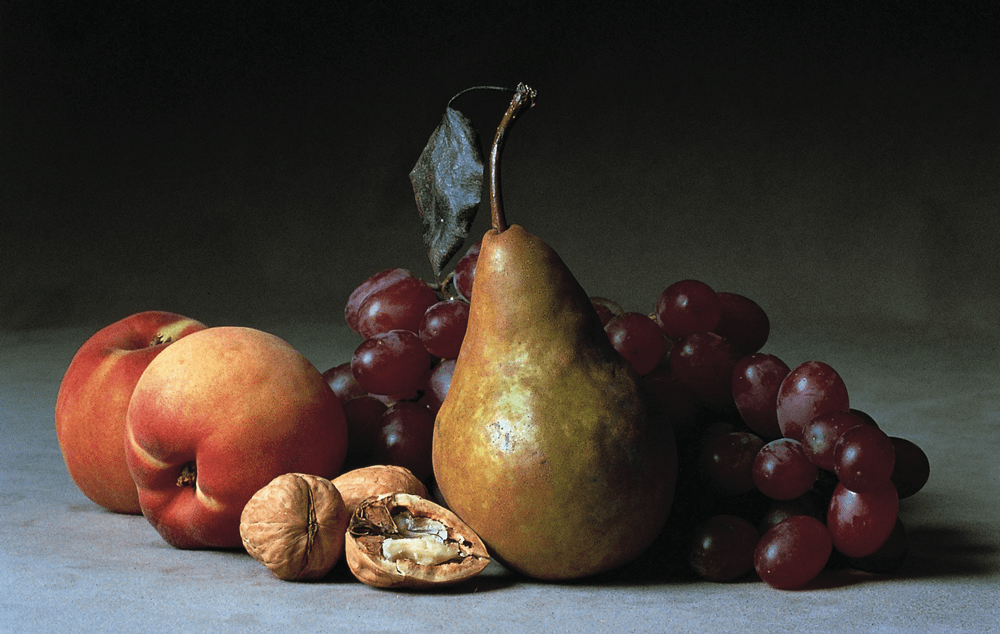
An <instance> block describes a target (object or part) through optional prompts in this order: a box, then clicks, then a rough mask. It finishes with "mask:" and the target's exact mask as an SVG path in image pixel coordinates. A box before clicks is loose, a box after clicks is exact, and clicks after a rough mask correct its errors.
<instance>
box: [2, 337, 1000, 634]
mask: <svg viewBox="0 0 1000 634" xmlns="http://www.w3.org/2000/svg"><path fill="white" fill-rule="evenodd" d="M269 330H270V331H271V332H273V333H274V334H277V335H279V336H281V337H283V338H285V339H286V340H288V341H289V342H290V343H292V344H293V345H294V346H296V347H297V348H298V349H299V350H300V351H302V352H303V353H304V354H305V355H306V356H307V357H308V358H310V360H311V361H312V362H313V363H314V364H315V365H316V366H317V367H319V368H320V369H325V367H330V366H332V365H335V364H336V363H339V362H341V361H342V360H344V359H345V358H346V355H348V354H349V353H350V351H351V350H352V349H353V346H354V345H356V343H357V342H356V340H355V339H353V333H350V332H348V331H347V330H346V328H344V327H343V326H340V325H336V324H301V323H296V324H273V325H271V326H270V327H269ZM92 332H93V331H89V330H87V329H82V328H66V329H49V330H34V331H18V332H0V428H2V430H3V436H2V437H3V444H2V446H0V509H2V510H0V587H2V588H3V592H2V593H0V632H33V631H39V632H41V631H44V632H77V631H98V630H100V631H130V632H141V631H160V632H163V631H173V632H178V631H204V632H207V631H212V632H228V631H239V632H249V631H265V630H267V631H287V632H297V631H317V632H319V631H323V632H351V633H352V634H360V633H363V632H406V633H407V634H418V633H421V632H431V633H434V634H441V633H442V632H451V631H454V632H475V631H478V632H512V631H531V632H582V631H593V632H668V631H669V632H713V633H716V634H719V633H722V632H779V631H798V632H800V631H813V630H815V631H823V632H917V631H919V632H928V633H930V632H985V631H996V629H997V628H1000V625H998V623H1000V619H998V617H1000V609H998V608H1000V600H998V590H1000V585H998V584H1000V528H998V526H1000V502H998V496H997V490H998V485H1000V460H998V459H997V458H998V456H997V451H998V440H1000V380H998V371H1000V363H998V361H1000V337H998V336H997V335H995V334H992V333H974V332H967V331H966V332H962V333H957V334H956V333H953V332H943V331H942V332H937V331H935V330H933V329H930V330H926V329H918V328H915V327H903V326H899V327H895V326H892V325H889V324H882V325H880V326H878V327H875V326H872V325H871V324H868V323H865V322H863V321H858V322H855V323H837V324H829V325H819V324H813V325H811V326H810V327H809V328H807V329H805V330H802V331H799V332H797V333H794V334H788V333H782V334H781V336H780V338H778V337H774V344H773V345H772V344H770V343H769V344H768V346H766V347H765V351H767V352H772V353H774V354H777V355H778V356H780V357H781V358H783V359H784V360H785V361H786V362H787V363H789V365H794V364H798V363H800V362H802V361H805V360H808V359H813V358H816V359H818V360H822V361H826V362H827V363H830V364H831V365H832V366H833V367H834V368H836V369H837V370H838V371H839V372H840V374H841V375H842V376H843V377H844V379H845V381H846V383H847V385H848V388H849V389H850V392H851V399H852V401H851V402H852V405H853V406H856V407H859V408H861V409H864V410H866V411H868V412H869V413H870V414H872V415H873V416H874V417H875V418H876V420H878V421H879V423H880V425H881V426H882V427H883V428H884V429H886V430H887V431H889V432H890V433H891V434H892V435H897V436H903V437H905V438H908V439H910V440H912V441H914V442H916V443H917V444H919V445H920V446H921V447H922V448H924V450H925V451H926V453H927V454H928V456H929V458H930V461H931V468H932V473H931V478H930V481H929V482H928V484H927V486H926V487H925V488H924V489H923V490H922V491H921V492H920V493H918V494H917V495H916V496H914V497H912V498H909V499H907V500H904V501H903V502H902V504H901V509H900V514H901V518H902V519H903V521H904V522H905V524H906V526H907V528H908V532H909V539H910V554H909V557H908V559H907V561H906V563H905V564H904V566H903V567H902V569H901V570H900V571H899V572H897V573H895V574H893V575H892V576H888V577H886V576H878V575H872V574H865V573H849V572H828V573H824V575H823V576H822V577H821V578H820V579H819V580H817V581H816V582H814V583H812V584H810V585H809V586H808V587H806V588H803V589H800V590H796V591H779V590H775V589H772V588H770V587H768V586H767V585H766V584H764V583H763V582H761V581H760V580H759V579H757V578H756V577H753V576H751V577H749V578H747V579H744V580H741V581H738V582H734V583H725V584H717V583H709V582H698V581H691V580H689V579H678V578H670V576H669V575H664V576H663V577H662V578H657V576H656V575H653V576H650V575H630V574H627V572H625V573H621V574H617V575H610V576H609V577H608V578H601V579H593V580H585V581H581V582H574V583H539V582H535V581H531V580H528V579H525V578H522V577H519V576H517V575H514V574H512V573H510V572H508V571H506V570H504V569H503V568H501V567H500V566H499V565H496V564H491V565H490V567H489V568H488V569H487V571H486V572H485V573H484V574H482V575H481V576H480V577H478V578H477V579H475V580H474V581H472V582H471V583H469V584H467V585H464V586H460V587H458V588H455V589H452V590H447V591H438V592H423V593H416V592H412V593H411V592H394V591H384V590H377V589H373V588H369V587H367V586H365V585H363V584H361V583H358V582H356V581H354V580H353V578H352V577H351V576H350V575H349V574H348V573H346V572H345V571H344V570H343V568H340V569H339V572H337V571H335V572H334V573H332V574H331V576H330V577H329V578H328V579H326V580H324V581H322V582H316V583H291V582H282V581H278V580H277V579H275V578H273V577H272V576H271V575H270V573H268V572H267V571H266V569H264V568H263V567H262V566H261V565H260V564H258V563H257V562H256V561H254V560H253V559H251V558H250V557H249V556H247V555H246V554H243V553H237V552H213V551H181V550H175V549H173V548H172V547H170V546H168V545H167V544H166V543H165V542H164V541H162V540H161V539H160V538H159V536H158V535H157V533H156V532H155V531H154V530H153V529H152V527H150V525H149V524H148V523H147V522H146V520H145V519H144V518H143V517H141V516H125V515H117V514H114V513H110V512H107V511H105V510H103V509H101V508H99V507H98V506H96V505H95V504H93V503H92V502H90V501H89V500H88V499H87V498H86V497H85V496H84V495H83V494H82V493H80V492H79V491H78V489H77V488H76V487H75V486H74V484H73V482H72V480H71V479H70V477H69V475H68V473H67V471H66V468H65V466H64V464H63V461H62V457H61V455H60V451H59V446H58V443H57V440H56V435H55V430H54V425H53V408H54V404H55V399H56V394H57V391H58V388H59V381H60V379H61V376H62V373H63V372H64V371H65V368H66V366H67V365H68V363H69V360H70V358H71V357H72V355H73V353H74V352H75V350H76V349H77V348H78V347H79V345H80V344H82V343H83V341H85V340H86V338H87V337H88V336H89V335H90V334H92Z"/></svg>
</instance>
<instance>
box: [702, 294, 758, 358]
mask: <svg viewBox="0 0 1000 634" xmlns="http://www.w3.org/2000/svg"><path fill="white" fill-rule="evenodd" d="M717 295H718V298H719V304H720V305H721V307H722V314H721V317H720V318H719V324H718V325H717V326H716V327H715V328H714V329H712V332H714V333H715V334H717V335H719V336H720V337H722V338H723V339H726V340H728V341H729V342H730V343H732V344H733V345H734V346H736V349H737V350H739V351H740V352H741V353H743V354H751V353H754V352H757V351H758V350H760V349H761V348H763V347H764V344H765V343H767V337H768V335H769V334H770V332H771V321H770V320H769V319H768V318H767V313H765V312H764V309H763V308H761V307H760V306H759V305H758V304H757V302H755V301H753V300H752V299H750V298H748V297H744V296H742V295H737V294H736V293H718V294H717Z"/></svg>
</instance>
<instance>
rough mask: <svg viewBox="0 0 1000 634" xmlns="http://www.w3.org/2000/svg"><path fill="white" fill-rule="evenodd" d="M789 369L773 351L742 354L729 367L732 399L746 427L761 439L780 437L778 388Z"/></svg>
mask: <svg viewBox="0 0 1000 634" xmlns="http://www.w3.org/2000/svg"><path fill="white" fill-rule="evenodd" d="M790 371H791V369H790V368H789V367H788V365H786V364H785V362H784V361H782V360H781V359H779V358H778V357H776V356H774V355H773V354H763V353H756V354H751V355H748V356H746V357H743V358H742V359H740V360H739V361H738V362H737V363H736V367H734V368H733V379H732V388H733V400H734V401H735V403H736V409H737V411H739V413H740V417H741V418H742V419H743V422H744V423H746V424H747V427H749V428H750V429H752V430H753V431H754V432H756V433H757V434H760V435H761V436H762V437H764V438H780V437H781V427H780V426H779V425H778V389H779V388H780V387H781V382H782V381H783V380H784V379H785V377H786V376H788V373H789V372H790Z"/></svg>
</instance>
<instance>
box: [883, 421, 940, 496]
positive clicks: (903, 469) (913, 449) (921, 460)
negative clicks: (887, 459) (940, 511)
mask: <svg viewBox="0 0 1000 634" xmlns="http://www.w3.org/2000/svg"><path fill="white" fill-rule="evenodd" d="M889 439H890V440H892V444H893V446H894V447H895V449H896V464H895V466H894V467H893V469H892V476H891V480H892V483H893V484H895V485H896V492H897V493H898V494H899V499H901V500H902V499H903V498H908V497H910V496H911V495H913V494H915V493H916V492H917V491H919V490H920V489H922V488H924V485H925V484H927V480H928V479H929V478H930V475H931V463H930V461H929V460H928V459H927V454H926V453H924V450H923V449H921V448H920V447H918V446H917V445H916V444H915V443H913V442H910V441H909V440H906V439H905V438H898V437H896V436H890V437H889Z"/></svg>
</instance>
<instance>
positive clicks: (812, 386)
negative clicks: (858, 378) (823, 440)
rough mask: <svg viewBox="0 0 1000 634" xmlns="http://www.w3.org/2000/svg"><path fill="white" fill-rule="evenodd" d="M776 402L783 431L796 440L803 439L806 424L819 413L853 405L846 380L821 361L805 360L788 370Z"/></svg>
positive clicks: (839, 409)
mask: <svg viewBox="0 0 1000 634" xmlns="http://www.w3.org/2000/svg"><path fill="white" fill-rule="evenodd" d="M777 404H778V405H777V411H778V425H779V426H780V427H781V433H782V435H784V436H785V437H786V438H794V439H795V440H802V431H803V428H804V427H805V426H806V425H808V424H809V422H810V421H812V419H814V418H816V417H817V416H819V415H820V414H825V413H827V412H836V411H844V412H846V411H847V410H848V409H850V405H849V403H848V398H847V386H846V385H845V384H844V380H843V379H842V378H840V375H839V374H837V372H836V370H834V369H833V368H831V367H830V366H829V365H827V364H825V363H823V362H821V361H806V362H805V363H802V364H800V365H798V366H797V367H796V368H795V369H793V370H792V371H791V372H789V373H788V376H786V377H785V379H784V380H783V381H782V382H781V387H780V388H779V389H778V401H777Z"/></svg>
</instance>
